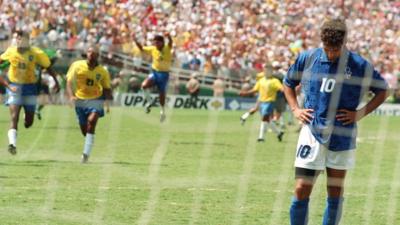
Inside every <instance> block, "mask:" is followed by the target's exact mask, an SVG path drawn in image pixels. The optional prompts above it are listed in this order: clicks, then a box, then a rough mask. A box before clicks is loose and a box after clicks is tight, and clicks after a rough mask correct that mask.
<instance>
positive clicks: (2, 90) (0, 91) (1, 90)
mask: <svg viewBox="0 0 400 225" xmlns="http://www.w3.org/2000/svg"><path fill="white" fill-rule="evenodd" d="M5 94H6V87H4V86H2V85H0V95H5Z"/></svg>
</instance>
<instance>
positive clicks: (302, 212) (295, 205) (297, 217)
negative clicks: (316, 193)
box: [290, 197, 310, 225]
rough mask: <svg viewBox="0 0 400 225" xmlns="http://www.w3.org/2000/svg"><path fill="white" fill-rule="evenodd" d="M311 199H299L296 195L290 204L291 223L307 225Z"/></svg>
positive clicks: (292, 224) (293, 224)
mask: <svg viewBox="0 0 400 225" xmlns="http://www.w3.org/2000/svg"><path fill="white" fill-rule="evenodd" d="M309 201H310V199H308V198H307V199H304V200H298V199H296V198H295V197H293V199H292V205H291V206H290V224H291V225H306V224H307V222H308V202H309Z"/></svg>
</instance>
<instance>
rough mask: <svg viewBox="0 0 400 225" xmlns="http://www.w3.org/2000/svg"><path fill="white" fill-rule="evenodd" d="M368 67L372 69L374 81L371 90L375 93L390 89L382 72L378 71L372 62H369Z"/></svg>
mask: <svg viewBox="0 0 400 225" xmlns="http://www.w3.org/2000/svg"><path fill="white" fill-rule="evenodd" d="M367 68H369V69H370V70H372V81H371V85H370V88H369V90H370V91H372V92H373V93H378V92H380V91H386V90H387V89H388V84H387V82H386V81H385V79H383V77H382V76H381V74H380V73H379V72H378V71H376V70H375V69H374V68H373V67H372V65H370V64H368V66H367Z"/></svg>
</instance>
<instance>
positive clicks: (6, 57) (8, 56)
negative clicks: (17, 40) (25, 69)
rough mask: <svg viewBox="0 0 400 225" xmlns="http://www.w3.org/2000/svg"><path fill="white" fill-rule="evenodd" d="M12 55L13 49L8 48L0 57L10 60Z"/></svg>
mask: <svg viewBox="0 0 400 225" xmlns="http://www.w3.org/2000/svg"><path fill="white" fill-rule="evenodd" d="M10 56H11V49H10V48H7V50H6V51H5V52H4V53H3V54H1V55H0V59H1V60H9V59H10Z"/></svg>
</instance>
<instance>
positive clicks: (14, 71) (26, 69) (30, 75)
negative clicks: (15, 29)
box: [0, 46, 50, 84]
mask: <svg viewBox="0 0 400 225" xmlns="http://www.w3.org/2000/svg"><path fill="white" fill-rule="evenodd" d="M0 58H1V59H2V60H7V61H9V62H10V69H9V70H8V79H9V80H10V81H11V82H12V83H16V84H34V83H36V81H37V77H36V75H35V67H36V65H39V66H41V67H43V68H48V67H49V66H50V59H49V57H48V56H47V54H46V53H45V52H44V51H42V50H41V49H39V48H36V47H30V48H29V50H27V51H25V52H24V53H19V52H18V50H17V47H15V46H14V47H9V48H7V50H6V51H5V52H4V53H3V54H1V56H0Z"/></svg>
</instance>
